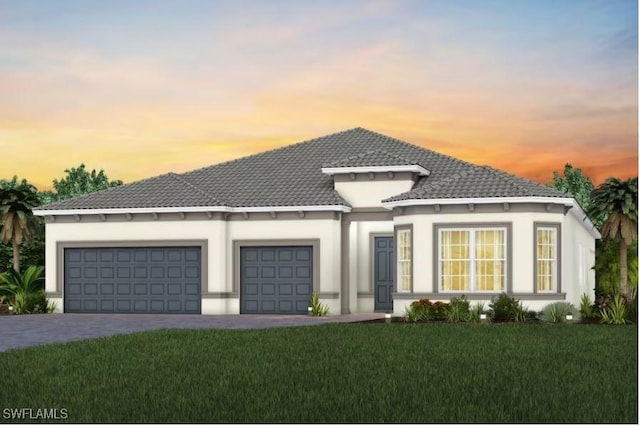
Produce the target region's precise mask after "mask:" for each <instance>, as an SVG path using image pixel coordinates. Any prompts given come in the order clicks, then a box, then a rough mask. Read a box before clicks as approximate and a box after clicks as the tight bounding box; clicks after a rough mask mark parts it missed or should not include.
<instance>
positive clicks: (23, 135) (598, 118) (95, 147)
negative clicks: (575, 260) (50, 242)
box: [0, 0, 638, 189]
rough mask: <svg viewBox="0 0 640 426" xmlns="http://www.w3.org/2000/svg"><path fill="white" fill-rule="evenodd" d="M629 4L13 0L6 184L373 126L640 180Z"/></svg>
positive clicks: (9, 9) (487, 156) (2, 87)
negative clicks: (67, 170) (80, 169)
mask: <svg viewBox="0 0 640 426" xmlns="http://www.w3.org/2000/svg"><path fill="white" fill-rule="evenodd" d="M637 17H638V10H637V2H636V1H631V0H629V1H626V0H624V1H623V0H602V1H586V0H585V1H583V0H567V1H560V0H551V1H544V0H504V1H487V0H482V1H480V0H470V1H464V0H416V1H408V0H406V1H404V0H394V1H354V0H346V1H238V0H234V1H215V0H207V1H200V0H175V1H164V0H135V1H133V0H123V1H115V0H98V1H91V0H75V1H69V0H55V1H33V0H14V1H9V0H0V148H1V151H0V178H1V177H4V178H10V177H11V176H12V175H14V174H17V175H18V176H19V177H20V178H27V179H28V180H29V181H31V182H32V183H34V184H35V185H36V186H38V188H40V189H46V188H49V187H50V186H51V181H52V179H53V178H59V177H61V176H62V175H63V170H64V169H65V168H69V167H72V166H77V165H79V164H80V163H81V162H84V163H86V164H87V166H88V167H89V168H98V169H99V168H104V169H105V170H106V172H107V174H108V175H109V177H110V178H112V179H115V178H119V179H122V180H124V181H125V182H129V181H132V180H137V179H141V178H144V177H149V176H153V175H158V174H161V173H166V172H169V171H174V172H183V171H187V170H191V169H195V168H198V167H202V166H207V165H210V164H214V163H218V162H221V161H225V160H229V159H233V158H237V157H241V156H244V155H247V154H252V153H255V152H260V151H263V150H266V149H269V148H273V147H279V146H284V145H287V144H290V143H294V142H298V141H301V140H305V139H309V138H313V137H317V136H322V135H325V134H329V133H334V132H337V131H342V130H346V129H349V128H353V127H365V128H368V129H371V130H374V131H377V132H380V133H384V134H387V135H389V136H393V137H396V138H399V139H403V140H406V141H408V142H412V143H415V144H418V145H422V146H424V147H427V148H430V149H434V150H436V151H440V152H442V153H446V154H449V155H453V156H456V157H459V158H461V159H464V160H467V161H471V162H474V163H478V164H489V165H491V166H494V167H497V168H501V169H503V170H507V171H509V172H512V173H516V174H519V175H522V176H524V177H528V178H531V179H534V180H537V181H539V182H546V181H548V180H550V178H551V175H552V171H553V170H560V169H561V168H562V167H563V165H564V163H566V162H570V163H572V164H573V165H574V166H576V167H580V168H582V169H583V170H584V171H585V172H586V173H587V174H588V175H589V176H590V177H591V178H592V179H593V180H594V182H595V183H596V184H598V183H600V182H602V180H603V179H604V178H606V177H608V176H616V177H623V178H625V177H630V176H636V175H637V173H638V168H637V167H638V38H637V34H638V18H637Z"/></svg>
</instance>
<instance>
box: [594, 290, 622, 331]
mask: <svg viewBox="0 0 640 426" xmlns="http://www.w3.org/2000/svg"><path fill="white" fill-rule="evenodd" d="M627 311H628V309H627V301H626V300H625V298H624V296H621V295H619V294H616V295H615V296H614V297H613V301H612V302H611V303H610V304H609V305H608V306H606V307H604V308H603V309H601V310H600V316H601V317H602V322H603V323H604V324H612V325H621V324H626V323H627V319H626V317H627Z"/></svg>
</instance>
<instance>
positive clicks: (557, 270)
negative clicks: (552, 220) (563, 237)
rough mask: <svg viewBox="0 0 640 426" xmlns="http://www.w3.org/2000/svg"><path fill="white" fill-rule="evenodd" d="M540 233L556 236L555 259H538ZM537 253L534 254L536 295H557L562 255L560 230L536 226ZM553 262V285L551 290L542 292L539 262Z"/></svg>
mask: <svg viewBox="0 0 640 426" xmlns="http://www.w3.org/2000/svg"><path fill="white" fill-rule="evenodd" d="M538 231H552V232H553V233H554V235H555V238H554V239H553V240H554V242H555V243H554V244H555V247H554V252H555V258H553V259H547V258H540V257H538ZM535 238H536V240H535V245H534V248H535V252H534V256H535V260H534V262H535V266H536V275H535V277H534V279H535V282H534V284H533V285H534V287H535V291H536V293H556V292H557V291H558V274H559V273H560V268H559V267H558V265H559V263H558V262H559V261H560V259H559V258H560V253H559V244H558V238H559V229H558V227H556V226H547V225H536V227H535ZM541 260H543V261H552V262H553V268H551V271H552V275H551V277H552V283H551V284H552V285H551V288H550V289H549V290H540V289H539V288H538V276H539V275H540V268H538V262H539V261H541Z"/></svg>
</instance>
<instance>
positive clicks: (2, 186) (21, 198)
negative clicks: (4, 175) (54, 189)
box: [0, 176, 40, 273]
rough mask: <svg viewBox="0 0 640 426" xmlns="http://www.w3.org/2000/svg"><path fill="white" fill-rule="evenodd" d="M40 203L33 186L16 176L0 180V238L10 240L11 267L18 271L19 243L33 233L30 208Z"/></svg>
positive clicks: (5, 240) (7, 241)
mask: <svg viewBox="0 0 640 426" xmlns="http://www.w3.org/2000/svg"><path fill="white" fill-rule="evenodd" d="M39 204H40V199H39V198H38V192H37V189H36V187H35V186H33V185H31V184H30V183H28V182H27V181H26V180H25V179H23V180H22V181H21V182H20V183H18V177H17V176H14V177H13V179H12V180H11V181H6V180H3V181H2V182H0V219H1V220H2V230H1V231H0V240H2V242H3V243H5V244H6V243H9V242H11V244H12V246H13V269H14V271H16V272H18V273H19V272H20V245H21V244H22V242H23V241H24V240H26V239H28V238H29V237H31V236H32V235H33V231H34V221H33V212H32V211H31V209H32V208H34V207H36V206H38V205H39Z"/></svg>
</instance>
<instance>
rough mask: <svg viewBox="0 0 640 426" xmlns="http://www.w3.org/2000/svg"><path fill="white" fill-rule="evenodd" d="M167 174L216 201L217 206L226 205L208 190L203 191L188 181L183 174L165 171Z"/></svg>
mask: <svg viewBox="0 0 640 426" xmlns="http://www.w3.org/2000/svg"><path fill="white" fill-rule="evenodd" d="M167 174H168V175H169V176H171V177H172V178H174V179H175V180H177V181H178V182H180V183H182V184H183V185H186V186H188V187H189V188H191V189H193V190H195V191H196V192H198V193H199V194H200V195H204V196H205V198H208V199H209V201H212V202H214V203H216V205H218V206H224V205H226V203H225V202H223V201H221V200H219V199H217V198H215V197H214V196H212V195H211V194H209V193H208V192H206V191H204V190H203V189H201V188H199V187H198V186H197V185H195V184H193V183H192V182H190V181H189V180H188V179H187V178H185V177H184V176H181V175H179V174H176V173H173V172H169V173H167Z"/></svg>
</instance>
